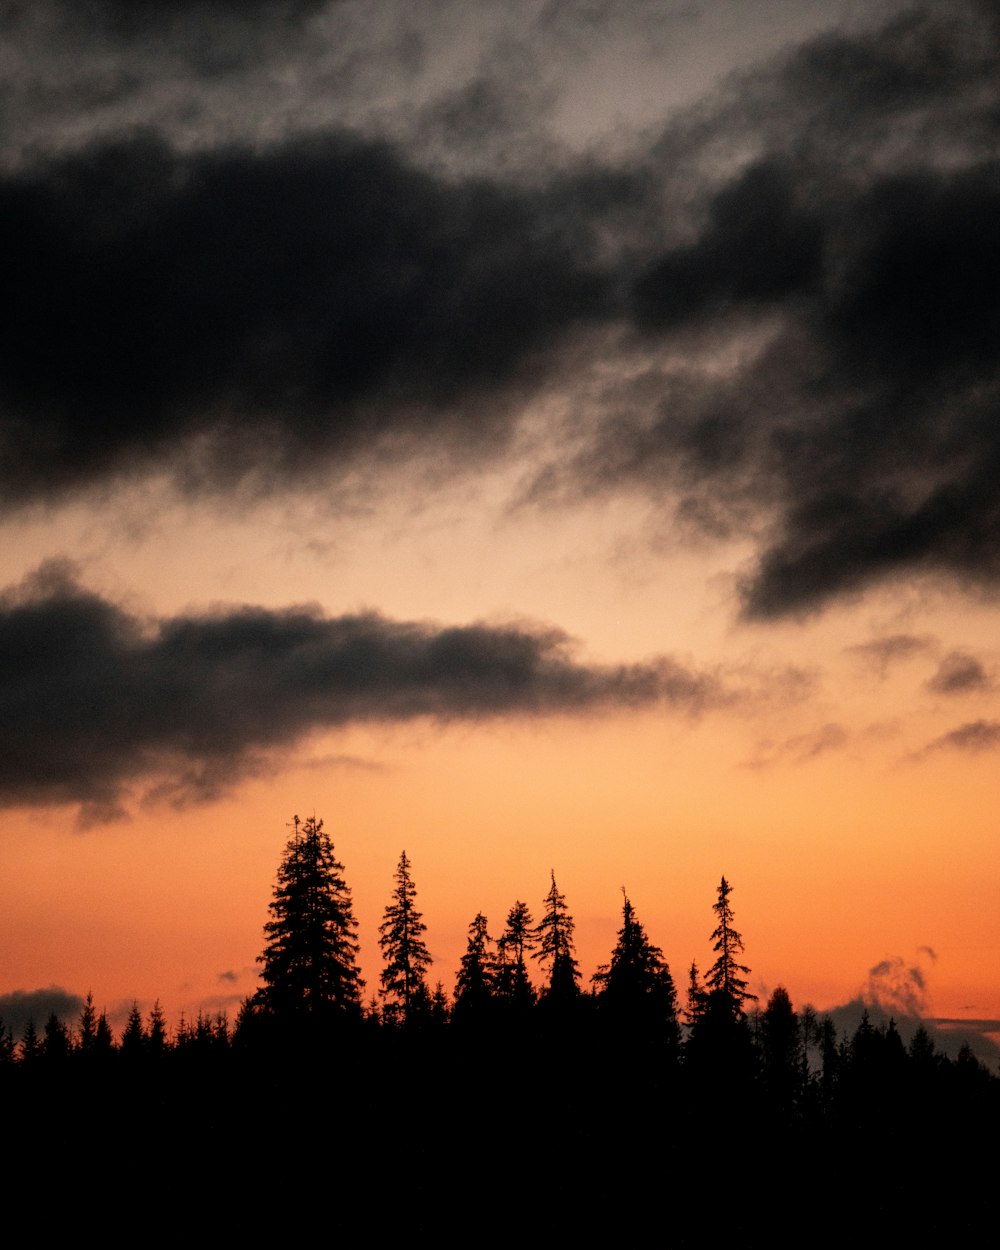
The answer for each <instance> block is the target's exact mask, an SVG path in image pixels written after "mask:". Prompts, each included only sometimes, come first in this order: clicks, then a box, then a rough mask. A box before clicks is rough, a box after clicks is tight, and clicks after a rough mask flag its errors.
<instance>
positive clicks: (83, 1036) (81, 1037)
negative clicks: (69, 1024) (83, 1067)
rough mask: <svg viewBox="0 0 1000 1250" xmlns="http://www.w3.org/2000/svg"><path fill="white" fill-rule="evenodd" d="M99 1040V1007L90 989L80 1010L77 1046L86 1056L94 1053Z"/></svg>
mask: <svg viewBox="0 0 1000 1250" xmlns="http://www.w3.org/2000/svg"><path fill="white" fill-rule="evenodd" d="M96 1042H97V1009H96V1008H95V1007H94V995H93V994H92V993H91V991H90V990H88V991H87V997H86V998H85V999H84V1003H83V1007H82V1008H81V1011H80V1019H79V1020H78V1021H77V1026H76V1048H77V1050H78V1051H79V1052H80V1054H81V1055H83V1056H84V1057H89V1056H91V1055H92V1054H93V1053H94V1046H95V1044H96Z"/></svg>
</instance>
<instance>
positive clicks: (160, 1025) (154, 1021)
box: [148, 999, 169, 1058]
mask: <svg viewBox="0 0 1000 1250" xmlns="http://www.w3.org/2000/svg"><path fill="white" fill-rule="evenodd" d="M148 1044H149V1053H150V1056H151V1057H153V1058H159V1056H160V1055H162V1054H163V1053H164V1052H165V1051H166V1050H167V1047H168V1045H169V1041H168V1038H167V1021H166V1017H165V1016H164V1014H163V1008H162V1007H161V1006H160V1000H159V999H157V1000H156V1002H155V1003H153V1006H152V1009H151V1010H150V1013H149V1032H148Z"/></svg>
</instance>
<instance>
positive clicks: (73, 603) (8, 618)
mask: <svg viewBox="0 0 1000 1250" xmlns="http://www.w3.org/2000/svg"><path fill="white" fill-rule="evenodd" d="M731 697H732V696H731V695H730V694H729V693H728V692H727V691H726V690H724V688H723V686H722V683H721V682H720V681H719V680H718V679H717V678H716V677H714V676H712V675H709V674H704V673H698V672H695V671H692V670H690V669H688V668H686V667H684V666H683V665H682V664H680V663H678V662H676V661H674V660H671V659H669V658H660V659H656V660H653V661H650V662H649V663H643V664H629V665H621V666H602V665H587V664H584V663H581V662H579V661H578V660H576V659H575V657H574V654H573V648H572V646H571V644H570V642H569V640H568V639H567V638H566V636H565V635H564V634H562V633H560V632H559V631H557V630H551V629H549V630H546V629H540V628H532V627H529V626H524V625H510V626H493V625H484V624H475V625H468V626H457V627H444V626H437V625H433V624H426V623H416V622H399V621H391V620H387V619H386V618H384V617H382V616H379V615H377V614H375V613H369V614H360V615H352V616H341V617H334V618H328V617H325V616H323V615H322V614H321V613H320V612H319V611H318V610H315V609H311V608H290V609H287V610H267V609H264V608H255V607H238V608H233V609H231V610H228V611H218V612H214V613H210V614H205V615H193V614H189V615H183V616H177V617H172V618H170V619H166V620H161V621H158V622H153V623H148V622H144V621H141V620H139V619H138V618H136V617H135V616H133V615H131V614H129V613H128V612H127V611H125V610H124V609H123V608H121V607H119V606H117V605H115V604H113V603H111V602H109V601H108V600H106V599H103V598H101V597H100V596H98V595H96V594H94V593H92V592H90V591H88V590H86V589H84V588H82V587H81V586H79V585H78V584H77V583H75V582H74V581H73V580H72V579H71V578H70V576H69V575H68V573H67V572H66V571H65V570H64V569H59V568H53V567H51V566H50V567H47V568H44V569H42V570H41V571H39V573H37V574H36V575H34V576H33V578H31V579H29V581H28V582H27V583H26V584H25V585H23V586H22V587H20V588H18V589H17V590H16V591H10V592H8V593H7V594H6V596H5V597H4V599H3V601H2V604H0V727H2V728H0V803H3V804H7V805H10V804H22V803H26V804H35V803H56V804H58V803H72V802H79V803H82V804H84V805H85V806H86V811H85V816H86V817H88V818H89V819H92V820H98V819H102V818H107V817H109V816H111V815H113V814H115V810H116V805H119V804H120V800H121V798H122V797H123V795H124V793H125V791H126V789H127V788H128V787H129V786H130V784H131V783H133V782H135V781H137V780H139V779H142V780H143V783H144V784H148V783H149V779H150V778H155V779H156V780H155V783H154V784H153V789H152V790H148V789H147V793H150V794H152V795H153V796H154V797H160V798H167V799H172V800H174V801H178V802H180V801H184V800H186V799H189V798H210V797H213V796H215V795H216V794H218V793H220V792H222V791H224V790H225V789H226V787H227V786H228V785H229V784H230V783H231V782H232V781H234V780H236V779H237V778H239V777H240V776H244V775H246V773H247V772H252V771H254V770H255V769H256V768H258V767H260V766H261V762H262V761H263V760H265V759H266V758H267V756H268V754H269V753H273V752H275V751H277V752H281V751H285V750H287V749H288V748H289V747H291V746H293V745H294V744H296V743H299V742H300V741H301V740H303V739H304V738H305V737H306V736H307V735H309V734H310V733H313V732H315V731H319V730H323V729H337V728H342V727H344V726H348V725H351V724H357V723H369V722H382V723H392V722H402V721H409V720H412V719H414V718H417V717H428V718H433V719H435V720H439V721H450V720H455V719H466V720H479V719H483V718H488V717H504V716H508V717H509V716H529V717H530V716H545V715H556V714H570V715H585V714H588V713H592V712H596V711H608V710H614V709H629V708H646V707H655V706H658V705H659V706H663V707H666V708H673V709H676V710H678V711H682V712H699V711H702V710H704V709H705V708H708V707H711V706H715V705H719V704H722V703H725V702H727V701H728V700H729V699H730V698H731Z"/></svg>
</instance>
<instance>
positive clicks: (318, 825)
mask: <svg viewBox="0 0 1000 1250" xmlns="http://www.w3.org/2000/svg"><path fill="white" fill-rule="evenodd" d="M343 871H344V867H343V864H341V863H340V862H339V861H338V860H337V858H336V857H335V855H334V852H333V843H332V842H331V841H330V838H329V836H328V835H327V834H326V833H324V832H323V822H322V820H317V819H316V817H315V816H310V817H309V818H308V819H307V820H306V821H304V822H302V823H300V821H299V818H298V816H295V817H294V818H293V821H292V836H291V837H290V838H289V840H288V842H287V843H286V845H285V851H284V855H283V857H282V861H281V865H280V867H279V868H278V878H277V884H276V885H275V887H274V898H273V899H272V901H271V903H270V904H269V911H270V912H271V917H272V919H271V920H269V921H268V922H267V924H265V925H264V933H265V934H266V936H267V944H266V946H265V947H264V953H263V954H262V955H259V956H258V959H257V962H258V963H261V964H263V971H262V974H261V975H262V978H263V981H264V985H263V986H262V987H261V989H260V990H258V992H257V994H256V995H255V1000H254V1001H255V1004H256V1005H257V1007H258V1009H260V1010H262V1011H263V1012H264V1013H265V1014H267V1015H270V1016H272V1017H274V1018H275V1019H285V1020H313V1021H318V1020H320V1019H322V1020H327V1019H352V1020H353V1019H356V1018H360V1015H361V991H362V988H363V986H364V982H363V981H362V980H361V974H360V972H359V970H358V939H357V936H356V932H355V931H356V929H357V921H356V920H355V918H354V911H353V908H352V905H351V892H350V889H349V888H348V887H347V885H346V884H345V882H344V877H343Z"/></svg>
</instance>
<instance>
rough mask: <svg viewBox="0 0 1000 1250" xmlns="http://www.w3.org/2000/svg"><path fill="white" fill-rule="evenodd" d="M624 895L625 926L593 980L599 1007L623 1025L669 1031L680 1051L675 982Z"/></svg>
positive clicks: (674, 1045) (671, 1041) (658, 950)
mask: <svg viewBox="0 0 1000 1250" xmlns="http://www.w3.org/2000/svg"><path fill="white" fill-rule="evenodd" d="M622 896H623V898H624V900H625V901H624V904H623V906H622V927H621V928H620V929H619V930H618V941H617V943H616V944H615V949H614V950H613V951H612V952H611V962H610V963H609V964H604V965H602V967H600V968H599V969H598V970H597V972H596V973H595V974H594V977H593V981H594V984H595V985H596V986H597V990H598V1005H599V1006H600V1007H601V1009H602V1010H603V1011H605V1012H607V1013H609V1014H611V1015H612V1016H613V1017H614V1018H616V1019H618V1020H619V1021H621V1022H622V1023H623V1024H627V1025H639V1026H643V1027H654V1028H658V1029H659V1030H662V1031H665V1035H666V1038H665V1040H666V1041H667V1042H668V1044H669V1045H670V1046H671V1048H672V1049H676V1047H677V1044H678V1042H679V1040H680V1030H679V1026H678V1023H677V991H676V989H675V988H674V979H673V977H672V976H671V975H670V969H669V967H668V966H667V963H666V960H665V959H664V958H663V952H662V951H661V950H660V948H659V947H658V946H654V945H653V943H652V942H651V941H650V940H649V938H648V937H647V936H646V930H645V929H644V928H643V926H642V924H641V923H640V921H639V920H638V918H637V917H636V914H635V909H634V908H633V906H632V903H631V901H630V899H629V897H628V895H627V894H626V893H625V890H624V889H623V890H622Z"/></svg>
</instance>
